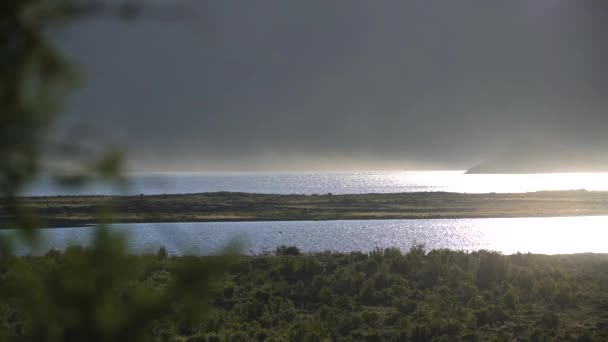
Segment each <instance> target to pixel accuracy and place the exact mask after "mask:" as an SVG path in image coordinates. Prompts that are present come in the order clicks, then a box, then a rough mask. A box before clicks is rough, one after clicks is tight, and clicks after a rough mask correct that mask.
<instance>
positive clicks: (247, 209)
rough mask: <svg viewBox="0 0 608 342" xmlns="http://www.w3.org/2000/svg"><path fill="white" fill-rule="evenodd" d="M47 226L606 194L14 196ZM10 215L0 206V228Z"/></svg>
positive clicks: (592, 205) (432, 210)
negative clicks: (18, 197)
mask: <svg viewBox="0 0 608 342" xmlns="http://www.w3.org/2000/svg"><path fill="white" fill-rule="evenodd" d="M20 201H21V202H22V203H21V204H22V206H23V208H25V209H26V210H29V211H31V212H33V213H36V214H37V216H38V217H39V218H40V220H41V225H43V226H45V227H73V226H84V225H89V224H96V223H102V222H105V223H144V222H218V221H227V222H229V221H294V220H366V219H429V218H489V217H548V216H593V215H608V192H604V191H581V190H577V191H544V192H534V193H516V194H496V193H490V194H463V193H446V192H419V193H399V194H362V195H331V194H327V195H268V194H249V193H234V192H217V193H200V194H183V195H150V196H142V195H140V196H53V197H24V198H20ZM10 222H11V217H10V215H9V214H8V213H7V211H6V210H5V209H4V208H3V207H0V226H2V227H4V228H9V227H10V226H11V224H10Z"/></svg>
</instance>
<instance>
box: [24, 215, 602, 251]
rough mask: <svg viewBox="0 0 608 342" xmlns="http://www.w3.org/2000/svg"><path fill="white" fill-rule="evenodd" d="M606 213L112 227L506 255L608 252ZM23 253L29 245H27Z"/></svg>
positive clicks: (149, 237) (174, 240)
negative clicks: (483, 251)
mask: <svg viewBox="0 0 608 342" xmlns="http://www.w3.org/2000/svg"><path fill="white" fill-rule="evenodd" d="M606 227H608V216H595V217H551V218H490V219H487V218H486V219H433V220H369V221H294V222H235V223H156V224H125V225H118V226H115V227H114V229H116V230H119V231H124V232H126V233H128V234H129V235H130V239H131V246H132V248H133V251H134V252H137V253H141V252H155V251H156V250H157V249H158V247H159V246H161V245H164V246H166V247H167V249H168V250H169V252H170V253H172V254H183V253H192V254H213V253H217V252H218V251H220V250H221V248H222V246H225V245H226V244H227V243H228V242H230V241H231V240H232V239H235V238H238V239H240V240H241V241H243V243H244V250H243V251H244V252H250V251H252V252H254V253H260V252H263V251H272V250H274V248H276V247H277V246H279V245H293V246H297V247H299V248H300V249H302V250H304V251H326V250H332V251H339V252H350V251H369V250H372V249H374V248H375V247H381V248H385V247H397V248H400V249H402V250H407V249H409V248H410V247H411V246H413V245H415V244H424V245H425V246H426V247H427V248H429V249H435V248H450V249H462V250H479V249H489V250H495V251H500V252H502V253H505V254H511V253H516V252H522V253H525V252H532V253H543V254H562V253H564V254H565V253H584V252H594V253H608V244H607V243H606V241H607V239H606V238H607V237H608V231H607V230H606ZM91 232H92V230H91V229H90V228H56V229H47V230H44V235H45V237H46V243H45V245H44V246H43V247H42V248H41V249H40V250H39V251H37V252H36V253H39V252H41V251H46V250H48V249H49V248H56V249H63V248H64V247H65V246H66V245H67V244H68V243H77V244H85V245H86V243H87V241H88V240H89V238H90V235H91ZM20 252H21V253H24V252H26V250H23V249H22V250H21V251H20Z"/></svg>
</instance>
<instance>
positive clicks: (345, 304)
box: [0, 247, 608, 342]
mask: <svg viewBox="0 0 608 342" xmlns="http://www.w3.org/2000/svg"><path fill="white" fill-rule="evenodd" d="M74 255H75V256H78V259H80V258H82V257H83V256H86V255H88V254H87V253H86V252H84V251H83V250H81V249H70V250H68V251H66V252H65V253H59V252H53V253H49V254H48V255H46V256H44V257H29V258H21V259H18V260H17V261H15V262H18V263H20V264H21V265H22V266H21V267H23V268H25V269H29V270H30V271H31V272H41V273H42V274H54V271H50V270H52V269H54V268H56V267H58V265H63V264H65V263H67V262H70V261H69V260H78V259H71V258H72V256H74ZM128 260H129V272H130V273H132V274H133V275H132V276H129V277H128V278H129V279H130V281H129V282H124V281H121V282H120V283H119V284H118V283H117V284H116V285H117V286H116V287H112V286H110V287H108V286H104V287H103V288H101V289H99V291H102V292H103V293H104V298H106V299H104V301H103V302H102V303H100V304H97V305H96V307H98V309H97V311H95V312H96V314H97V315H99V317H102V318H103V319H101V320H100V321H92V322H102V323H103V327H104V328H103V329H108V330H91V331H93V332H94V334H93V335H92V336H93V338H89V339H88V340H96V339H95V338H97V340H100V339H101V338H102V336H106V337H107V336H109V335H107V334H109V333H111V332H113V331H114V330H112V329H115V327H117V325H115V323H114V320H113V316H114V315H117V314H118V315H128V314H129V313H130V312H132V311H126V312H125V311H123V310H124V308H125V307H126V308H131V307H132V304H131V303H132V302H133V301H136V300H141V299H136V298H140V297H137V296H135V295H132V293H133V292H135V293H144V294H145V293H149V292H148V291H152V292H154V291H159V290H160V289H168V288H175V284H176V283H175V281H176V280H177V279H178V278H179V277H181V276H182V275H180V274H181V273H180V272H182V270H183V269H184V267H187V265H188V264H189V263H190V262H194V261H196V262H200V263H201V265H202V264H205V263H209V265H210V266H209V267H213V265H217V262H218V260H219V259H218V258H217V257H171V256H167V254H166V251H163V250H161V251H159V253H158V255H157V256H138V257H135V256H134V257H130V258H129V259H128ZM71 262H73V261H71ZM220 264H221V262H220ZM70 267H77V268H78V267H80V266H79V265H71V266H70ZM607 269H608V257H606V256H605V255H592V254H587V255H566V256H546V255H532V254H516V255H511V256H503V255H500V254H497V253H493V252H487V251H480V252H471V253H467V252H460V251H450V250H434V251H430V252H427V251H425V250H424V249H422V248H419V247H416V248H413V249H411V250H410V251H409V252H407V253H402V252H400V251H399V250H396V249H385V250H380V249H378V250H375V251H372V252H370V253H360V252H353V253H348V254H341V253H318V254H303V253H300V252H299V251H298V250H297V248H295V247H283V248H278V249H277V250H276V252H275V254H267V255H257V256H240V257H237V258H236V259H235V260H234V262H233V263H232V264H231V265H230V267H229V268H228V269H227V273H228V274H227V276H226V278H225V280H224V281H222V282H215V285H216V286H215V287H214V288H213V289H214V291H211V292H205V293H207V294H209V298H208V299H209V300H210V303H211V307H210V310H209V311H208V313H207V315H206V317H205V319H192V317H190V319H188V318H186V317H184V316H181V315H179V314H178V313H179V312H181V311H182V309H177V308H176V309H173V310H174V311H170V312H165V313H167V315H164V316H163V315H159V316H156V319H155V320H154V322H153V323H152V324H151V325H149V326H148V328H147V329H145V330H143V332H144V333H145V334H146V338H148V340H150V341H189V342H223V341H225V342H232V341H234V342H241V341H294V342H309V341H340V342H347V341H389V342H390V341H395V342H396V341H416V342H422V341H580V342H582V341H606V340H608V291H607V290H608V288H607V284H608V273H606V270H607ZM81 272H83V274H87V272H85V271H81ZM88 272H91V271H88ZM186 274H188V273H186ZM43 277H46V275H44V276H43ZM110 288H112V290H110ZM91 289H92V290H93V289H95V287H91ZM165 293H166V292H165ZM55 300H63V299H55ZM143 301H144V302H146V300H145V299H144V300H143ZM168 301H170V302H174V303H179V302H180V301H179V299H178V298H175V297H174V298H171V299H168ZM0 303H3V304H4V306H3V309H0V319H2V320H4V322H5V324H7V326H8V327H10V330H9V331H10V332H11V333H12V334H17V333H20V334H21V335H19V336H22V339H23V340H28V341H29V340H31V339H30V336H31V335H30V334H31V333H33V332H35V331H36V330H35V329H34V330H32V328H31V324H30V323H28V321H27V320H26V319H25V318H22V317H21V316H20V314H18V313H19V311H18V310H17V309H16V308H18V306H16V305H12V306H11V305H6V302H4V301H2V302H0ZM154 303H155V302H152V304H148V305H152V307H153V306H154ZM161 307H162V308H163V309H165V310H166V308H167V307H165V306H161ZM105 310H109V311H105ZM113 310H115V311H113ZM69 312H70V311H66V312H64V313H62V316H61V317H60V318H50V319H49V320H50V321H52V322H56V321H59V322H66V321H69V319H68V318H69V317H70V316H69ZM79 312H80V311H79ZM150 312H154V310H151V311H150ZM106 314H107V316H104V315H106ZM119 317H122V316H119ZM122 322H125V321H122ZM118 327H120V326H118ZM96 329H97V328H96ZM118 330H122V329H118ZM122 331H128V330H122ZM87 332H88V331H87ZM104 334H106V335H104ZM72 336H76V335H70V337H72ZM83 336H89V335H84V334H81V335H78V338H80V340H87V339H83ZM106 340H111V339H106Z"/></svg>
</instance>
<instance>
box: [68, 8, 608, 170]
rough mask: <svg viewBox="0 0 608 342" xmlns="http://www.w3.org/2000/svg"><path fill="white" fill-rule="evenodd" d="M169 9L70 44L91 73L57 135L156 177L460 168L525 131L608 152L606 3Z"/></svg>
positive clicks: (76, 29)
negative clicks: (110, 148)
mask: <svg viewBox="0 0 608 342" xmlns="http://www.w3.org/2000/svg"><path fill="white" fill-rule="evenodd" d="M154 3H160V4H163V3H165V4H166V3H169V2H159V1H156V2H154ZM175 3H177V6H178V7H179V8H181V11H177V12H176V13H175V14H174V15H162V17H159V11H158V10H155V8H154V7H153V8H150V9H148V12H146V10H144V13H143V15H142V17H140V18H139V19H137V20H135V21H132V22H121V21H119V20H115V19H109V18H98V19H93V20H86V21H82V22H80V23H78V24H76V25H73V26H71V28H70V29H68V30H67V31H63V32H61V33H60V34H59V35H58V40H59V41H60V44H61V46H62V47H63V48H64V49H65V50H66V51H67V53H68V54H69V55H70V56H71V57H72V58H73V59H74V60H75V61H76V62H78V63H79V64H80V66H81V69H82V71H83V73H84V75H85V83H84V85H83V87H82V89H81V91H79V92H78V94H77V95H75V96H74V97H73V98H72V99H71V101H70V103H69V106H68V108H67V113H66V115H65V116H64V120H63V123H62V124H61V125H60V129H63V128H65V127H73V126H74V125H81V124H85V125H88V126H90V127H94V128H95V130H97V131H99V132H101V136H103V137H104V140H106V141H107V142H109V143H121V144H125V145H127V146H128V149H129V151H130V156H131V160H132V162H133V165H134V168H136V169H148V170H167V169H173V170H318V169H333V170H340V169H347V168H354V169H366V170H367V169H413V168H423V169H431V168H432V169H437V168H450V169H464V168H467V167H469V166H471V165H473V164H475V163H477V162H479V161H480V160H483V159H484V158H487V157H488V156H489V155H492V154H493V153H495V152H496V151H499V150H501V149H504V148H505V147H506V146H510V145H511V144H513V143H515V142H517V141H520V140H522V139H530V138H531V137H534V139H543V140H546V141H551V142H559V143H560V144H566V145H568V146H569V147H572V148H575V149H586V150H589V151H593V152H602V151H604V150H607V149H608V111H607V109H608V2H607V1H603V0H597V1H587V0H580V1H578V0H529V1H522V0H509V1H504V0H494V1H492V0H474V1H473V0H469V1H467V0H462V1H454V0H444V1H439V0H418V1H397V0H394V1H389V0H386V1H380V0H374V1H371V0H370V1H354V0H343V1H327V0H308V1H285V0H272V1H270V0H269V1H262V0H256V1H249V0H242V1H200V0H196V1H195V0H192V1H185V0H184V1H176V2H175ZM167 17H171V18H170V19H169V18H167Z"/></svg>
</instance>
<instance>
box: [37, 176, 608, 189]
mask: <svg viewBox="0 0 608 342" xmlns="http://www.w3.org/2000/svg"><path fill="white" fill-rule="evenodd" d="M129 180H130V189H129V191H128V193H131V194H140V193H143V194H175V193H193V192H210V191H238V192H255V193H276V194H293V193H297V194H315V193H316V194H326V193H328V192H331V193H334V194H360V193H395V192H416V191H449V192H471V193H484V192H531V191H541V190H578V189H587V190H608V173H587V174H584V173H562V174H531V175H465V174H463V171H432V172H430V171H425V172H422V171H417V172H363V173H280V174H266V173H226V174H210V173H167V174H132V175H130V176H129ZM26 193H27V194H31V195H58V194H112V193H116V190H115V189H112V188H109V187H107V186H102V185H98V186H92V187H90V188H84V189H79V190H77V192H68V191H67V190H66V189H59V188H56V187H54V186H52V184H50V183H49V182H48V181H40V182H38V183H36V184H34V185H33V186H32V187H31V188H30V189H29V190H28V191H26Z"/></svg>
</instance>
